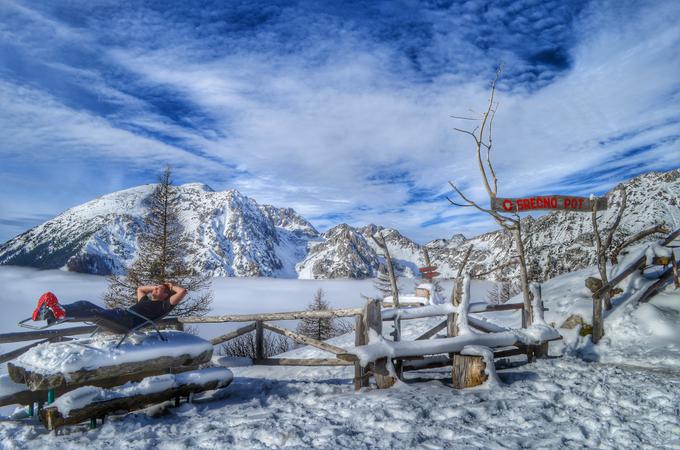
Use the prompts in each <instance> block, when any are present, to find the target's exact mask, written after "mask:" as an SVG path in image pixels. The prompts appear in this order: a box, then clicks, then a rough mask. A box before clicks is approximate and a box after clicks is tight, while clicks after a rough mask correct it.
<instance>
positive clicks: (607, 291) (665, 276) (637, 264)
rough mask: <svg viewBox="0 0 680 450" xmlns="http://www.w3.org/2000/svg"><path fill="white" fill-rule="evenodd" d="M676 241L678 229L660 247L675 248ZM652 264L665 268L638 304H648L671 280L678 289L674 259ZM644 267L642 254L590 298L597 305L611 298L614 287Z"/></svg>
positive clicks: (676, 264) (644, 258) (678, 233)
mask: <svg viewBox="0 0 680 450" xmlns="http://www.w3.org/2000/svg"><path fill="white" fill-rule="evenodd" d="M677 239H680V228H679V229H677V230H675V231H673V232H672V233H671V234H669V235H668V236H667V237H666V238H665V239H664V240H663V241H661V243H660V245H661V246H663V247H668V248H671V249H673V248H676V247H678V246H677V245H673V242H674V241H675V240H677ZM652 263H653V264H655V265H661V266H665V270H664V271H663V272H662V273H661V275H660V276H659V279H658V280H657V281H656V282H654V283H653V284H651V285H650V286H648V287H647V288H646V289H645V291H644V292H643V293H642V294H641V295H640V297H639V298H638V302H640V303H645V302H648V301H649V300H650V299H651V298H652V297H653V296H654V295H655V294H656V293H658V291H659V290H660V289H661V287H663V286H664V285H665V284H666V283H667V282H668V281H669V280H670V279H671V278H672V279H673V280H674V283H675V287H676V289H677V288H680V279H679V278H678V267H679V265H680V262H679V261H678V260H677V258H676V257H673V258H667V259H662V258H653V261H652ZM646 267H647V255H645V254H643V255H641V256H640V257H639V258H637V259H636V260H634V261H633V262H631V263H630V264H628V266H627V267H626V268H625V269H623V270H622V271H621V272H620V273H619V274H618V275H617V276H616V277H614V278H612V279H611V280H609V282H608V283H606V284H604V285H602V287H600V288H599V289H597V290H596V291H595V292H594V293H593V295H592V298H593V302H594V304H598V303H599V300H600V299H601V298H603V297H608V296H613V291H614V289H616V286H617V285H618V284H619V283H621V282H622V281H623V280H625V279H626V278H628V277H629V276H630V275H632V274H633V273H635V272H637V271H643V270H644V269H645V268H646ZM594 317H595V316H594ZM593 326H594V327H595V324H593ZM599 326H601V324H599Z"/></svg>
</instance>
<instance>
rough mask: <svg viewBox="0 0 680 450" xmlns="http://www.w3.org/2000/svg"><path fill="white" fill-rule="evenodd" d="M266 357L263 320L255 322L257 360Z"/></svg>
mask: <svg viewBox="0 0 680 450" xmlns="http://www.w3.org/2000/svg"><path fill="white" fill-rule="evenodd" d="M263 359H264V327H263V326H262V321H261V320H258V321H256V322H255V361H260V360H263Z"/></svg>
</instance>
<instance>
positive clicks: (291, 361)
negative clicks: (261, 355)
mask: <svg viewBox="0 0 680 450" xmlns="http://www.w3.org/2000/svg"><path fill="white" fill-rule="evenodd" d="M253 364H254V365H257V366H352V365H354V363H353V362H349V361H344V360H342V359H337V358H304V359H303V358H265V359H261V360H256V361H254V363H253Z"/></svg>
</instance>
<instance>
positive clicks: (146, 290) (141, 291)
mask: <svg viewBox="0 0 680 450" xmlns="http://www.w3.org/2000/svg"><path fill="white" fill-rule="evenodd" d="M151 291H153V286H139V287H138V288H137V301H140V300H141V299H142V298H144V296H145V295H146V294H150V293H151Z"/></svg>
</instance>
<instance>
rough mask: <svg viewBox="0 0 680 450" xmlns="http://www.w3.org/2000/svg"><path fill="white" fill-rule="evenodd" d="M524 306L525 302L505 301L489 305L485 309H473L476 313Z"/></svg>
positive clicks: (515, 308)
mask: <svg viewBox="0 0 680 450" xmlns="http://www.w3.org/2000/svg"><path fill="white" fill-rule="evenodd" d="M522 308H524V304H523V303H503V304H501V305H489V306H487V307H486V309H484V310H483V311H472V312H474V313H481V312H496V311H512V310H517V309H522Z"/></svg>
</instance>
